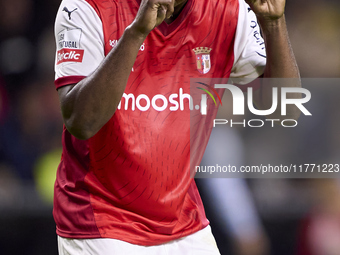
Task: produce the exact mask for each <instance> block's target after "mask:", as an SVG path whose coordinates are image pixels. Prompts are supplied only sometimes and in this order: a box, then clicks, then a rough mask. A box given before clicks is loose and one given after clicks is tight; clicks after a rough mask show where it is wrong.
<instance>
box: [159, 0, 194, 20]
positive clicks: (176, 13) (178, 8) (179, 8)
mask: <svg viewBox="0 0 340 255" xmlns="http://www.w3.org/2000/svg"><path fill="white" fill-rule="evenodd" d="M187 2H188V1H187V0H184V1H183V0H182V2H181V3H180V4H178V5H176V6H175V8H174V13H173V14H172V16H171V18H169V19H165V20H164V21H165V22H166V23H167V24H170V23H172V22H173V21H174V20H175V19H176V18H177V17H178V16H179V15H180V14H181V11H182V10H183V8H184V6H185V5H186V3H187Z"/></svg>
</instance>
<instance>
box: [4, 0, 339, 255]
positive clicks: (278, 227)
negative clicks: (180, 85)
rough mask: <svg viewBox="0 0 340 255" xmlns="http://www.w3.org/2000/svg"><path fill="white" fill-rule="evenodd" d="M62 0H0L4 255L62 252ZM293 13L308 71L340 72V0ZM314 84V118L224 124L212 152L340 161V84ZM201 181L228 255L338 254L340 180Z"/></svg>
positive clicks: (292, 27)
mask: <svg viewBox="0 0 340 255" xmlns="http://www.w3.org/2000/svg"><path fill="white" fill-rule="evenodd" d="M59 4H60V0H49V1H43V0H0V254H4V255H7V254H8V255H13V254H21V255H23V254H24V255H26V254H27V255H31V254H34V255H40V254H57V245H56V236H55V225H54V222H53V218H52V196H53V182H54V179H55V172H56V167H57V165H58V163H59V160H60V155H61V133H62V118H61V113H60V109H59V101H58V96H57V92H56V90H55V87H54V83H53V82H54V56H55V42H54V34H53V31H54V19H55V15H56V12H57V8H58V6H59ZM286 19H287V23H288V30H289V34H290V37H291V43H292V47H293V49H294V52H295V55H296V58H297V62H298V64H299V67H300V71H301V76H302V77H306V78H307V77H308V78H330V77H331V78H339V77H340V29H339V24H340V2H339V1H338V0H324V1H317V0H309V1H306V0H294V1H289V0H288V3H287V8H286ZM311 89H312V90H311V91H312V101H311V103H310V104H309V107H310V111H311V112H312V113H313V115H315V116H314V117H313V119H312V121H311V120H309V122H308V123H309V124H308V125H303V128H296V129H294V130H292V129H290V130H284V129H283V128H270V127H269V128H260V129H251V128H230V127H229V128H227V127H223V128H222V129H221V128H220V129H218V131H217V130H216V132H219V134H218V137H219V138H220V137H223V136H224V137H225V139H226V143H222V142H221V140H220V139H215V140H216V143H215V144H214V146H210V147H209V148H208V150H207V154H208V153H210V155H215V156H216V152H214V149H215V150H218V151H222V152H224V155H228V156H226V157H223V156H222V159H223V160H227V162H233V164H234V165H259V164H261V163H271V164H273V165H280V164H291V163H294V164H304V163H333V164H336V163H337V164H339V163H340V160H339V156H340V132H338V131H339V130H340V116H339V113H338V109H339V100H338V97H337V95H338V94H339V93H340V84H339V86H322V84H320V85H319V86H316V87H315V86H314V87H313V88H311ZM314 113H315V114H314ZM224 114H227V113H224ZM304 121H305V120H304V118H302V119H301V123H302V124H303V123H304ZM213 136H214V134H213ZM212 138H213V137H212ZM212 142H213V139H212ZM225 144H227V145H226V146H225ZM205 158H209V159H210V160H211V158H212V157H207V156H206V157H205ZM203 162H204V161H203ZM203 162H202V163H203ZM221 164H222V163H221ZM197 182H198V185H199V187H200V189H201V190H202V197H203V199H204V200H207V202H206V207H207V214H208V218H210V220H211V224H212V226H213V229H214V233H215V236H216V239H217V241H218V244H219V246H220V249H221V253H222V255H224V254H228V255H229V254H230V255H260V254H262V255H266V254H268V255H269V254H272V255H281V254H282V255H287V254H288V255H290V254H297V255H326V254H327V255H338V254H340V241H339V240H340V182H339V181H338V180H336V179H264V178H262V179H261V178H259V179H246V180H241V179H235V180H232V179H219V180H218V181H216V182H215V183H211V180H203V179H198V180H197ZM219 187H220V188H221V190H219ZM226 187H227V188H226ZM214 192H215V193H214ZM218 194H222V196H219V195H218Z"/></svg>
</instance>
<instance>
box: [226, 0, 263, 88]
mask: <svg viewBox="0 0 340 255" xmlns="http://www.w3.org/2000/svg"><path fill="white" fill-rule="evenodd" d="M239 4H240V6H239V7H240V8H239V16H238V22H237V29H236V36H235V44H234V45H235V46H234V65H233V68H232V70H231V74H230V78H231V79H232V80H233V81H234V83H237V84H246V83H249V82H251V81H252V80H254V79H256V78H257V77H259V76H261V75H262V74H263V72H264V68H265V65H266V50H265V44H264V40H263V38H262V36H261V34H260V27H259V24H258V22H257V19H256V15H255V13H254V12H253V11H252V10H251V8H250V7H249V5H247V4H246V3H245V2H244V0H239Z"/></svg>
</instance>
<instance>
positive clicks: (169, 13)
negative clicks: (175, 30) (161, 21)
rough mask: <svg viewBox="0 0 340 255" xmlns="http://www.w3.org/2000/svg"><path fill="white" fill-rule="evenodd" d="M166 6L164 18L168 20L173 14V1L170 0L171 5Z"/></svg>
mask: <svg viewBox="0 0 340 255" xmlns="http://www.w3.org/2000/svg"><path fill="white" fill-rule="evenodd" d="M167 6H168V10H167V12H166V18H167V19H168V18H170V17H171V16H172V14H173V13H174V8H175V7H174V6H175V0H172V1H171V3H169V4H168V5H167Z"/></svg>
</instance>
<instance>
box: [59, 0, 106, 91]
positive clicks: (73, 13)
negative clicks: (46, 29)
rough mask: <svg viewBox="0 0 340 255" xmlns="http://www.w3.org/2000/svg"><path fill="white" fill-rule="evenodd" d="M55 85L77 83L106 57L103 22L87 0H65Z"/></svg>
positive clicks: (60, 23) (60, 15)
mask: <svg viewBox="0 0 340 255" xmlns="http://www.w3.org/2000/svg"><path fill="white" fill-rule="evenodd" d="M55 40H56V46H57V47H56V48H57V50H56V58H55V86H56V88H57V89H58V88H60V87H63V86H66V85H69V84H76V83H78V82H79V81H80V80H82V79H83V78H84V77H86V76H88V75H90V74H91V73H92V72H93V71H94V70H95V69H96V68H97V67H98V65H99V64H100V63H101V61H102V60H103V59H104V35H103V27H102V22H101V20H100V18H99V16H98V14H97V12H96V11H95V10H94V8H93V7H92V6H91V5H90V4H89V3H88V2H87V1H85V0H63V1H62V2H61V4H60V7H59V10H58V13H57V17H56V22H55Z"/></svg>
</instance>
